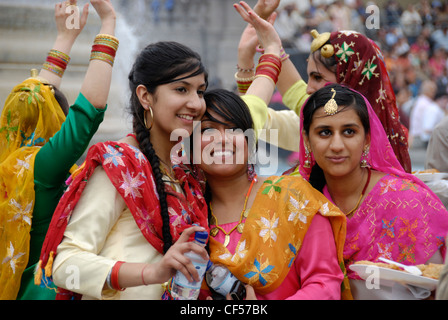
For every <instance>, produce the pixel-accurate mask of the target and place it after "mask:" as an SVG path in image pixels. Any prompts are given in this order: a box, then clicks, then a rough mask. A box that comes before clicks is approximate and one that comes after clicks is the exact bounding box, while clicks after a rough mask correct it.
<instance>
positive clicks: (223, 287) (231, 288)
mask: <svg viewBox="0 0 448 320" xmlns="http://www.w3.org/2000/svg"><path fill="white" fill-rule="evenodd" d="M205 279H206V281H207V284H208V286H209V287H210V288H211V289H212V290H213V291H215V292H216V293H218V294H219V295H220V296H218V297H217V296H216V295H215V296H213V299H215V300H219V299H225V297H226V296H227V294H230V296H231V297H232V299H233V300H243V299H244V297H245V296H246V289H245V287H244V284H243V283H242V282H241V281H240V280H238V278H236V277H235V276H234V275H233V274H232V273H231V272H230V271H229V269H227V268H226V267H225V266H223V265H221V264H213V265H211V266H210V267H209V268H208V270H207V273H206V275H205Z"/></svg>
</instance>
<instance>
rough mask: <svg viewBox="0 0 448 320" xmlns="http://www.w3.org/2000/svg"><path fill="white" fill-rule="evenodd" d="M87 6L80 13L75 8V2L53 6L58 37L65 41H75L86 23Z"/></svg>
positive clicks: (73, 0) (72, 0)
mask: <svg viewBox="0 0 448 320" xmlns="http://www.w3.org/2000/svg"><path fill="white" fill-rule="evenodd" d="M88 15H89V4H88V3H86V4H85V5H84V7H83V10H82V13H81V14H80V11H79V9H78V7H77V6H76V1H75V0H68V1H64V2H60V3H57V4H55V6H54V17H55V21H56V28H57V30H58V36H60V37H61V38H64V39H65V40H67V41H73V42H74V41H75V40H76V38H77V37H78V35H79V34H80V33H81V31H82V30H83V29H84V27H85V25H86V23H87V17H88Z"/></svg>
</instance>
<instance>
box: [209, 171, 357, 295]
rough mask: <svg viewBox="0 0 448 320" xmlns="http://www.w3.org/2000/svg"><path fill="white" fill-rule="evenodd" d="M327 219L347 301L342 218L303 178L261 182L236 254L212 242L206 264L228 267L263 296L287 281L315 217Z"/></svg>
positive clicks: (343, 222)
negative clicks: (210, 262)
mask: <svg viewBox="0 0 448 320" xmlns="http://www.w3.org/2000/svg"><path fill="white" fill-rule="evenodd" d="M317 213H320V214H321V215H322V216H324V217H327V218H328V219H329V220H330V223H331V226H332V230H333V235H334V239H335V243H336V250H337V256H338V261H339V265H340V267H341V269H342V271H343V273H344V281H343V285H342V298H343V299H351V298H352V296H351V293H350V287H349V283H348V279H347V277H346V271H345V266H344V261H343V256H342V254H343V249H344V242H345V235H346V217H345V215H344V214H343V213H342V212H341V211H340V210H339V209H338V208H337V207H336V206H334V205H333V204H332V203H330V202H329V201H328V199H327V198H326V197H325V196H324V195H323V194H321V193H320V192H318V191H317V190H315V189H314V188H312V187H311V185H310V184H309V183H308V182H307V181H306V180H305V179H303V178H302V177H297V176H296V177H292V176H272V177H269V178H267V179H266V180H265V181H264V184H263V185H262V186H261V187H260V189H259V190H258V192H257V195H256V197H255V200H254V203H253V205H252V208H251V209H250V212H249V215H248V217H247V218H246V222H245V224H244V229H243V233H242V235H241V239H240V240H239V242H238V244H237V246H236V249H235V253H234V254H233V255H232V254H231V253H230V252H229V250H228V249H227V248H226V247H224V246H223V245H222V244H221V243H220V242H218V241H217V240H215V239H214V238H213V237H210V259H211V260H212V262H214V263H221V264H224V265H226V266H227V267H228V268H229V270H230V271H231V272H232V273H233V274H234V275H235V276H236V277H237V278H238V279H240V280H241V281H243V282H245V283H248V284H250V285H251V286H253V287H254V289H255V292H257V293H259V294H267V293H269V292H272V291H274V290H275V289H277V288H278V287H279V286H280V285H281V284H282V282H283V280H284V279H285V277H286V275H287V274H288V272H289V269H290V267H291V265H292V264H293V262H294V260H295V258H296V256H297V253H298V252H299V250H300V247H301V245H302V242H303V239H304V237H305V234H306V232H307V230H308V228H309V226H310V224H311V221H312V219H313V217H314V216H315V215H316V214H317Z"/></svg>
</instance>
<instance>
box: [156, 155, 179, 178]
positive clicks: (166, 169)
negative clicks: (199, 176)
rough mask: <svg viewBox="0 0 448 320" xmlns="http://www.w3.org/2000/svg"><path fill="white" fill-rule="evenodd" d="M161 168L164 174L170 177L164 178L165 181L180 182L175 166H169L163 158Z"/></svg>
mask: <svg viewBox="0 0 448 320" xmlns="http://www.w3.org/2000/svg"><path fill="white" fill-rule="evenodd" d="M159 168H160V170H161V171H162V173H163V174H164V175H166V176H167V177H168V179H169V180H163V182H168V183H179V180H177V179H175V177H176V175H175V173H174V171H173V168H172V167H170V166H168V165H167V164H166V163H165V162H164V161H163V160H161V159H160V167H159Z"/></svg>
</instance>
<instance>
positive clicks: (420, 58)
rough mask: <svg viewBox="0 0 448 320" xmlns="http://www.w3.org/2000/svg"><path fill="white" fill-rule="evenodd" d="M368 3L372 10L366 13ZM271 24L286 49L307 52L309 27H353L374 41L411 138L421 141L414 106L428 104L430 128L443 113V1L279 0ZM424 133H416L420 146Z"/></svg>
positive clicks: (446, 73) (447, 99) (446, 77)
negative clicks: (415, 125) (413, 113)
mask: <svg viewBox="0 0 448 320" xmlns="http://www.w3.org/2000/svg"><path fill="white" fill-rule="evenodd" d="M371 5H375V6H376V7H375V8H374V9H376V10H375V11H371V10H367V11H368V12H366V8H368V7H369V6H371ZM372 15H377V16H372ZM369 17H370V22H372V20H371V19H372V18H373V19H378V20H379V21H375V22H377V26H378V27H374V28H370V29H369V28H368V26H370V25H371V24H369V23H366V20H367V19H369ZM378 22H379V23H378ZM276 28H277V31H278V33H279V34H280V36H281V38H282V39H283V44H284V46H285V47H289V49H290V50H291V49H292V50H297V51H298V52H304V53H307V52H309V51H310V44H311V41H312V37H311V35H310V32H309V31H310V30H312V29H317V30H318V31H319V33H322V32H331V31H335V30H356V31H358V32H360V33H363V34H365V35H366V36H368V37H369V38H370V39H372V40H374V41H375V42H376V43H377V44H378V45H379V47H380V48H381V50H382V53H383V55H384V59H385V61H386V66H387V68H388V71H389V75H390V78H391V82H392V85H393V89H394V92H395V94H396V98H397V104H398V107H399V110H400V117H401V121H402V122H403V124H404V125H406V126H407V127H408V129H410V136H411V142H412V138H413V137H418V139H416V140H420V137H419V134H420V133H419V132H418V131H419V128H417V127H415V128H410V127H412V125H411V123H412V119H411V118H412V110H413V109H415V108H416V107H417V106H416V105H418V104H423V103H424V104H426V105H428V104H430V107H426V105H425V107H422V108H421V109H422V110H425V111H424V112H426V113H431V115H432V118H434V120H433V121H434V127H435V125H436V124H437V122H438V121H440V120H441V119H442V118H443V115H445V114H447V113H448V92H447V87H448V59H447V57H448V1H447V0H433V1H431V0H420V1H413V3H412V4H405V5H404V6H403V5H401V4H400V2H398V1H396V0H388V1H386V2H385V3H384V5H382V6H377V5H376V3H375V2H373V1H372V2H367V3H365V2H364V1H361V0H345V1H344V0H287V1H282V2H281V7H280V8H279V10H278V18H277V21H276ZM421 96H424V98H423V99H419V98H420V97H421ZM417 108H419V107H417ZM420 116H421V115H420ZM415 117H416V116H415ZM420 120H421V118H420ZM414 122H416V121H415V120H414ZM429 135H430V133H429ZM427 136H428V133H427V134H426V136H425V137H421V140H424V141H423V146H425V145H426V143H427V139H429V138H428V137H427ZM425 140H426V141H425Z"/></svg>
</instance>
